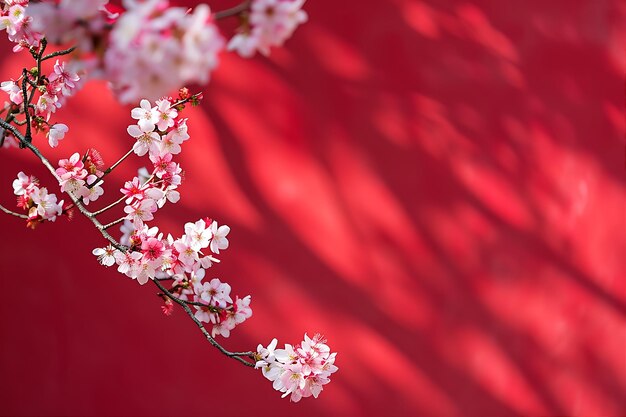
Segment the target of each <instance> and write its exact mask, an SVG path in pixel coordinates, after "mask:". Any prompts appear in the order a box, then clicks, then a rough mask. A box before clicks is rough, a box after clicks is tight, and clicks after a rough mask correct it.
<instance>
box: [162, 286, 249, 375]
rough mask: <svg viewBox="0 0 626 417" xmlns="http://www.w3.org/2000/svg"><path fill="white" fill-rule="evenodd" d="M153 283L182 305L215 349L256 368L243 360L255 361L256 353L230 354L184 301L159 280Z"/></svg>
mask: <svg viewBox="0 0 626 417" xmlns="http://www.w3.org/2000/svg"><path fill="white" fill-rule="evenodd" d="M153 282H154V284H155V285H156V286H157V287H159V289H160V290H161V291H162V292H163V294H165V295H166V296H167V297H168V298H169V299H170V300H172V301H174V302H175V303H176V304H178V305H180V306H181V307H182V308H183V310H185V313H187V315H188V316H189V317H191V319H192V320H193V321H194V323H196V325H197V326H198V327H199V328H200V331H201V332H202V334H203V335H204V337H205V338H206V339H207V340H208V341H209V343H210V344H212V345H213V346H214V347H215V348H217V350H219V351H220V352H222V353H223V354H224V355H226V356H228V357H230V358H233V359H236V360H238V361H239V362H241V363H243V364H244V365H246V366H250V367H254V365H255V364H254V363H252V362H248V361H247V360H245V359H243V358H244V357H248V358H250V359H254V352H229V351H228V350H226V349H224V347H222V345H220V344H219V343H217V341H216V340H215V339H214V338H213V336H211V334H210V333H209V332H208V331H207V329H206V328H205V327H204V325H203V324H202V322H201V321H200V320H198V319H197V318H196V316H195V315H194V313H193V311H191V309H190V308H189V306H188V305H187V304H185V302H184V301H183V300H181V299H179V298H177V297H175V296H174V295H173V294H172V293H171V292H169V291H168V290H167V289H166V288H165V287H164V286H163V285H162V284H161V283H160V282H159V280H157V279H155V280H153Z"/></svg>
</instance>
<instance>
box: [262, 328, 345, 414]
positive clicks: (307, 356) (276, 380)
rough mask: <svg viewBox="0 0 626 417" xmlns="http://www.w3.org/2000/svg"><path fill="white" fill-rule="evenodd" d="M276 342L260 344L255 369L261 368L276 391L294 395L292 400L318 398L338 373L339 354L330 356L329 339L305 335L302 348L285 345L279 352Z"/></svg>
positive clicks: (300, 346)
mask: <svg viewBox="0 0 626 417" xmlns="http://www.w3.org/2000/svg"><path fill="white" fill-rule="evenodd" d="M277 343H278V341H277V340H276V339H274V340H272V342H271V343H270V344H269V345H268V347H267V348H265V347H263V346H262V345H259V346H258V347H257V357H258V358H259V360H258V361H257V362H256V365H255V367H256V368H261V369H262V371H263V376H264V377H265V378H267V379H268V380H270V381H272V382H273V387H274V389H275V390H277V391H280V392H282V393H283V395H282V397H283V398H284V397H286V396H288V395H291V397H290V400H291V401H294V402H298V401H300V399H301V398H302V397H310V396H313V397H315V398H317V397H318V396H319V394H320V393H321V392H322V389H323V386H324V385H326V384H328V383H329V382H330V375H331V374H333V373H335V372H336V371H337V369H339V368H337V366H336V365H335V357H336V356H337V354H336V353H331V352H330V348H329V347H328V345H326V340H324V339H323V338H322V336H321V335H319V334H317V335H315V336H314V337H313V338H310V337H308V336H307V335H306V334H305V335H304V340H303V341H302V342H301V344H300V345H297V346H295V347H294V346H291V345H289V344H287V345H285V348H284V349H276V345H277Z"/></svg>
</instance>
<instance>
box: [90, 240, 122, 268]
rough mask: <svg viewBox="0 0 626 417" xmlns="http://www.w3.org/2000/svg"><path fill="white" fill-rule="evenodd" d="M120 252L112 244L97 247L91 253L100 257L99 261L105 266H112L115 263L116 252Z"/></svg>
mask: <svg viewBox="0 0 626 417" xmlns="http://www.w3.org/2000/svg"><path fill="white" fill-rule="evenodd" d="M116 252H119V251H118V250H117V249H115V248H114V247H113V246H111V245H110V244H109V245H108V246H106V247H104V248H95V249H94V250H93V251H92V252H91V253H93V254H94V255H96V256H97V257H98V262H100V264H101V265H104V266H111V265H113V264H114V263H115V253H116Z"/></svg>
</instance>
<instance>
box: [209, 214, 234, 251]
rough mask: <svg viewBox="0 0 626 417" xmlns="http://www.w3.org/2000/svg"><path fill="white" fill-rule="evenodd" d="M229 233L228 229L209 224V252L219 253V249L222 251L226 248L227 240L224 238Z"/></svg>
mask: <svg viewBox="0 0 626 417" xmlns="http://www.w3.org/2000/svg"><path fill="white" fill-rule="evenodd" d="M228 233H230V227H228V226H226V225H222V226H220V227H219V228H218V227H217V222H215V221H214V222H213V223H211V234H212V235H213V238H212V239H211V251H212V252H213V253H220V249H222V250H224V249H227V248H228V239H227V238H226V236H227V235H228Z"/></svg>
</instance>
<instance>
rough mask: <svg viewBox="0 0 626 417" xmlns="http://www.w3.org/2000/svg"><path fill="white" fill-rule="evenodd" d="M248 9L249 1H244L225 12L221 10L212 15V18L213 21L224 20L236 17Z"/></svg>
mask: <svg viewBox="0 0 626 417" xmlns="http://www.w3.org/2000/svg"><path fill="white" fill-rule="evenodd" d="M248 7H250V0H246V1H244V2H242V3H240V4H238V5H236V6H235V7H231V8H230V9H226V10H222V11H219V12H217V13H215V14H213V18H214V19H215V20H220V19H224V18H227V17H230V16H235V15H238V14H239V13H241V12H244V11H246V10H247V9H248Z"/></svg>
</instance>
